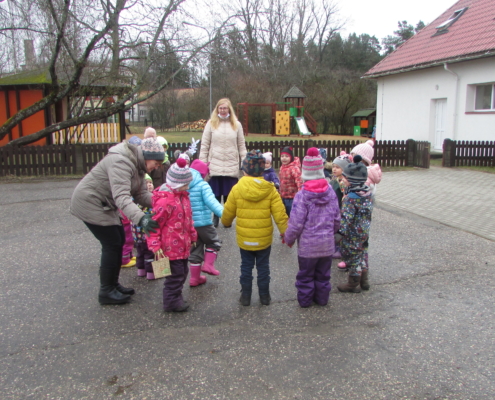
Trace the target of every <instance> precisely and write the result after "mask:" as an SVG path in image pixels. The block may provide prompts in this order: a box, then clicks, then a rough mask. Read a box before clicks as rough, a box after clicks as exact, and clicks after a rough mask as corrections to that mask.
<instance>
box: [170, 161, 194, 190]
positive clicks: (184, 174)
mask: <svg viewBox="0 0 495 400" xmlns="http://www.w3.org/2000/svg"><path fill="white" fill-rule="evenodd" d="M192 179H193V176H192V174H191V171H189V167H188V166H187V162H186V160H184V159H183V158H179V159H178V160H177V162H176V163H175V164H172V166H171V167H170V168H169V169H168V171H167V185H168V186H170V187H171V188H172V189H178V188H180V187H182V186H185V185H188V184H189V183H191V181H192Z"/></svg>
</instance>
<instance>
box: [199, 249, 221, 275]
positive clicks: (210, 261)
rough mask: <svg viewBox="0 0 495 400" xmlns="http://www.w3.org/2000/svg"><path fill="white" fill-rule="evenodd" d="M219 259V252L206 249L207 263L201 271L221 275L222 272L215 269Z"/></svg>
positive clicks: (205, 262)
mask: <svg viewBox="0 0 495 400" xmlns="http://www.w3.org/2000/svg"><path fill="white" fill-rule="evenodd" d="M216 259H217V252H216V251H215V250H214V249H209V248H206V250H205V261H204V262H203V266H202V267H201V271H203V272H206V273H207V274H210V275H220V271H218V270H217V269H215V260H216Z"/></svg>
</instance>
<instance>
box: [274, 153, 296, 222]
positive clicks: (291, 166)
mask: <svg viewBox="0 0 495 400" xmlns="http://www.w3.org/2000/svg"><path fill="white" fill-rule="evenodd" d="M280 162H281V163H282V166H281V167H280V173H279V176H280V197H282V201H283V202H284V205H285V211H286V212H287V215H288V216H289V217H290V210H291V208H292V202H293V201H294V196H295V195H296V193H297V192H298V191H299V190H301V187H302V180H301V162H300V161H299V157H294V154H293V153H292V147H288V146H286V147H284V148H283V149H282V152H281V153H280Z"/></svg>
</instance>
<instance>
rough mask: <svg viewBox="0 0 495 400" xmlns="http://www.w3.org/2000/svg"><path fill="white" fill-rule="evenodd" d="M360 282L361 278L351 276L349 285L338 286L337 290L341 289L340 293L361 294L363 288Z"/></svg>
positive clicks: (348, 281)
mask: <svg viewBox="0 0 495 400" xmlns="http://www.w3.org/2000/svg"><path fill="white" fill-rule="evenodd" d="M360 280H361V277H360V276H351V275H349V278H348V280H347V283H343V284H342V285H338V286H337V289H339V292H350V293H361V288H360V287H359V282H360Z"/></svg>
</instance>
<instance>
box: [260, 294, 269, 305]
mask: <svg viewBox="0 0 495 400" xmlns="http://www.w3.org/2000/svg"><path fill="white" fill-rule="evenodd" d="M270 301H272V298H271V297H270V293H264V294H261V293H260V303H261V304H262V305H264V306H269V305H270Z"/></svg>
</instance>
